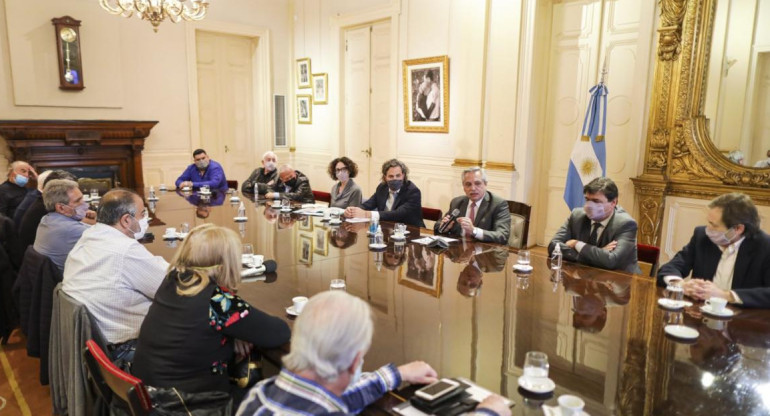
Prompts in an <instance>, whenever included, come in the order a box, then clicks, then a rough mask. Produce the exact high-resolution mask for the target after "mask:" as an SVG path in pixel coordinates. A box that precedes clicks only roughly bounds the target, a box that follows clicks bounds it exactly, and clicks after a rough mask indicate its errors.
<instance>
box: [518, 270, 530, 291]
mask: <svg viewBox="0 0 770 416" xmlns="http://www.w3.org/2000/svg"><path fill="white" fill-rule="evenodd" d="M516 289H520V290H527V289H529V275H526V274H517V275H516Z"/></svg>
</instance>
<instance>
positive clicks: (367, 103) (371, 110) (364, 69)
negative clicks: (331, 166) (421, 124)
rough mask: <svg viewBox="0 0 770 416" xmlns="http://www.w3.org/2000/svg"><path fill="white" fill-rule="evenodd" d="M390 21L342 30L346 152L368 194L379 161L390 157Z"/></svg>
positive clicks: (376, 177) (375, 180)
mask: <svg viewBox="0 0 770 416" xmlns="http://www.w3.org/2000/svg"><path fill="white" fill-rule="evenodd" d="M390 44H391V41H390V22H389V21H385V22H378V23H373V24H370V25H365V26H363V27H358V28H355V29H350V30H347V31H345V69H344V71H345V72H344V75H343V76H344V79H345V113H344V129H343V136H344V138H343V140H344V142H343V144H344V149H345V155H346V156H348V157H349V158H351V159H353V160H355V161H356V163H358V169H359V173H358V179H357V182H358V184H359V185H360V186H361V188H362V189H363V193H364V198H367V197H369V195H371V193H372V192H374V189H375V188H376V187H377V184H378V183H379V181H380V177H381V176H382V175H381V174H380V172H379V170H380V164H381V163H382V162H383V161H384V160H387V159H389V158H390V157H391V155H388V154H387V152H388V143H389V140H390V139H391V138H392V137H393V132H391V131H390V130H391V128H390V124H389V120H390V115H391V111H393V108H392V105H391V102H390V100H391V94H390V88H391V73H390V68H391V56H390Z"/></svg>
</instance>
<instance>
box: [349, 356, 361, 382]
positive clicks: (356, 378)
mask: <svg viewBox="0 0 770 416" xmlns="http://www.w3.org/2000/svg"><path fill="white" fill-rule="evenodd" d="M363 368H364V359H363V358H361V360H360V361H359V362H358V367H356V372H355V373H353V377H351V378H350V384H348V387H351V386H355V385H356V383H358V381H359V380H361V371H362V369H363Z"/></svg>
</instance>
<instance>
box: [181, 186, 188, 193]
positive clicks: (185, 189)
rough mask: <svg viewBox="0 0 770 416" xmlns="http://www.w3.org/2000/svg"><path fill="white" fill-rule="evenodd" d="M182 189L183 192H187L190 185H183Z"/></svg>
mask: <svg viewBox="0 0 770 416" xmlns="http://www.w3.org/2000/svg"><path fill="white" fill-rule="evenodd" d="M182 190H183V191H185V192H188V191H189V190H190V187H189V186H183V187H182Z"/></svg>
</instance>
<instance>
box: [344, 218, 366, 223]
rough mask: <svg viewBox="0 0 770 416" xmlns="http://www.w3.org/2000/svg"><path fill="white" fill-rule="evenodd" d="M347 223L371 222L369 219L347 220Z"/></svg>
mask: <svg viewBox="0 0 770 416" xmlns="http://www.w3.org/2000/svg"><path fill="white" fill-rule="evenodd" d="M345 221H347V222H369V218H345Z"/></svg>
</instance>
